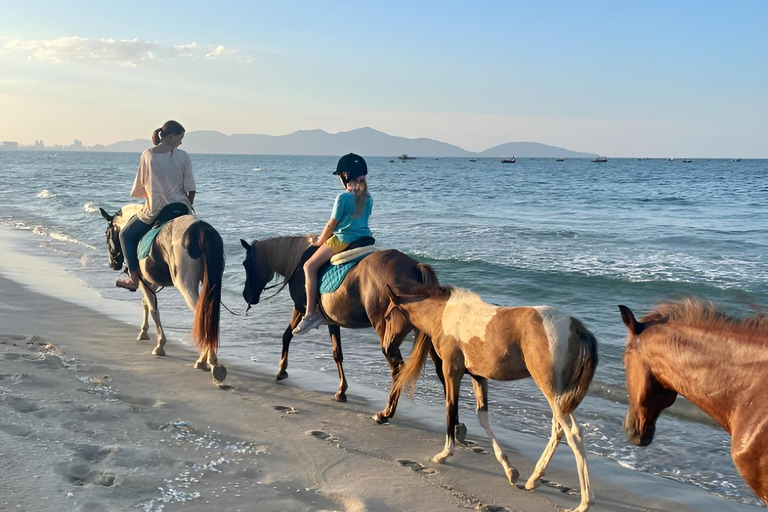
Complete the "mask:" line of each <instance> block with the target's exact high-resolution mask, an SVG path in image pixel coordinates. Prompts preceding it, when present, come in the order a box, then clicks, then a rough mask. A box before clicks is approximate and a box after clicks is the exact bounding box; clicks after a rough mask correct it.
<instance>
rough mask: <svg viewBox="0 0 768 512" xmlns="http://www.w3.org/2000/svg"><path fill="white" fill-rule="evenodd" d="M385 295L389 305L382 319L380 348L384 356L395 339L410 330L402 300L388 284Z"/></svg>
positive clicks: (409, 320)
mask: <svg viewBox="0 0 768 512" xmlns="http://www.w3.org/2000/svg"><path fill="white" fill-rule="evenodd" d="M387 295H388V296H389V305H388V306H387V309H386V311H385V312H384V316H383V317H382V319H383V320H384V337H383V338H382V346H381V347H382V350H383V352H384V354H385V355H386V353H387V350H388V348H389V346H390V345H391V344H392V342H393V341H394V340H395V338H396V337H397V336H398V335H399V334H400V333H403V332H405V331H408V330H410V328H411V319H410V317H409V316H408V311H407V310H406V309H405V308H404V307H403V300H402V298H401V297H400V296H399V295H397V294H396V293H395V292H394V291H393V290H392V287H391V286H390V285H389V284H387Z"/></svg>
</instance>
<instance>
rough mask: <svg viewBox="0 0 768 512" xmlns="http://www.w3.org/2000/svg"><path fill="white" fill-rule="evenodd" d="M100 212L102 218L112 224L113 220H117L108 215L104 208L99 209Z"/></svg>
mask: <svg viewBox="0 0 768 512" xmlns="http://www.w3.org/2000/svg"><path fill="white" fill-rule="evenodd" d="M99 211H100V212H101V216H102V217H104V218H105V219H107V220H108V221H109V222H112V219H114V218H115V217H114V215H110V214H108V213H107V211H106V210H105V209H104V208H99Z"/></svg>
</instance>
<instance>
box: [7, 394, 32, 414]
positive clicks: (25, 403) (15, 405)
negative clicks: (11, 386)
mask: <svg viewBox="0 0 768 512" xmlns="http://www.w3.org/2000/svg"><path fill="white" fill-rule="evenodd" d="M5 402H6V404H7V405H9V406H10V408H11V409H13V410H14V411H16V412H19V413H22V414H24V413H28V412H35V411H39V410H40V407H39V406H37V405H36V404H35V403H33V402H30V401H29V400H25V399H23V398H19V397H10V398H9V399H7V400H6V401H5Z"/></svg>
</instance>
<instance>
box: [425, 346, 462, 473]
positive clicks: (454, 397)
mask: <svg viewBox="0 0 768 512" xmlns="http://www.w3.org/2000/svg"><path fill="white" fill-rule="evenodd" d="M450 359H451V358H450V357H447V358H445V359H443V374H444V375H445V377H446V379H445V423H446V433H445V447H444V448H443V451H442V452H440V453H438V454H436V455H435V456H434V457H432V462H437V463H438V464H442V463H444V462H445V459H447V458H448V457H450V456H452V455H453V451H454V447H455V446H456V424H457V423H458V422H459V389H460V388H461V378H462V377H463V376H464V368H461V369H459V368H457V367H456V366H454V365H452V364H451V361H450Z"/></svg>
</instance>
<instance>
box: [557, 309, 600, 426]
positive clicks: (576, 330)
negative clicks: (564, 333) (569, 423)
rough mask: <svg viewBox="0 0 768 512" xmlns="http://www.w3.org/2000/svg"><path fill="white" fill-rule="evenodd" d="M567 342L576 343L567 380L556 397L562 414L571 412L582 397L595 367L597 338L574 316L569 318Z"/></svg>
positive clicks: (585, 392)
mask: <svg viewBox="0 0 768 512" xmlns="http://www.w3.org/2000/svg"><path fill="white" fill-rule="evenodd" d="M568 343H569V345H570V346H571V347H573V345H574V344H576V346H577V349H576V354H575V356H574V357H573V359H572V360H571V364H570V368H569V370H570V371H569V375H568V380H567V381H566V382H565V386H564V387H563V390H562V392H561V393H559V394H558V396H557V398H556V400H557V404H558V406H559V407H560V411H561V412H562V413H563V414H570V413H572V412H573V411H574V409H576V407H577V406H578V405H579V404H580V403H581V401H582V400H583V399H584V396H585V395H586V394H587V388H589V384H590V383H591V382H592V377H594V375H595V368H596V367H597V340H596V339H595V336H594V335H593V334H592V333H591V332H589V331H588V330H587V328H586V327H584V325H583V324H582V323H581V322H579V321H578V320H576V319H575V318H571V336H570V339H569V340H568ZM571 350H573V348H571Z"/></svg>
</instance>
